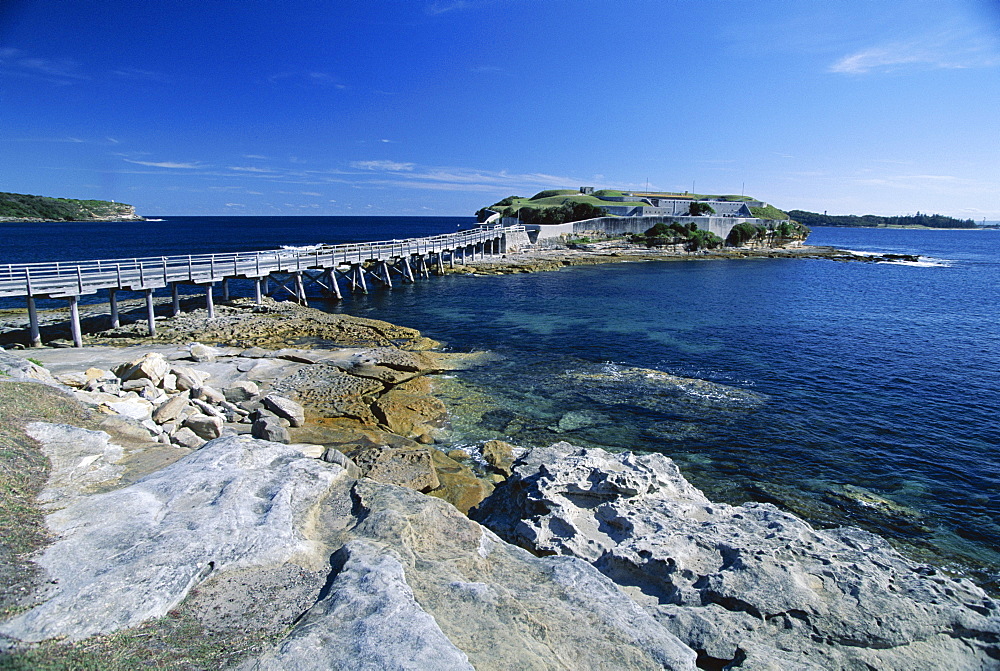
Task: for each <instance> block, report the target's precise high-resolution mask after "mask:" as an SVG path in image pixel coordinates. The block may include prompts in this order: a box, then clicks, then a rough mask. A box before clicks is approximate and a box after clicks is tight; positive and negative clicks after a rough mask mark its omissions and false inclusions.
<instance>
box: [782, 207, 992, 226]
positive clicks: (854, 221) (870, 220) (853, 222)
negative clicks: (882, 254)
mask: <svg viewBox="0 0 1000 671" xmlns="http://www.w3.org/2000/svg"><path fill="white" fill-rule="evenodd" d="M788 215H789V216H790V217H791V218H792V219H794V220H795V221H798V222H800V223H803V224H805V225H806V226H867V227H874V226H927V227H929V228H975V227H976V222H974V221H973V220H972V219H955V218H953V217H946V216H944V215H942V214H921V213H920V212H917V213H916V214H912V215H905V216H900V217H879V216H876V215H874V214H865V215H861V216H857V215H853V214H848V215H831V214H818V213H816V212H806V211H805V210H791V211H790V212H789V213H788Z"/></svg>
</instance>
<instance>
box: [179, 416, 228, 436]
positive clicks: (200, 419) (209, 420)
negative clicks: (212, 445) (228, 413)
mask: <svg viewBox="0 0 1000 671" xmlns="http://www.w3.org/2000/svg"><path fill="white" fill-rule="evenodd" d="M222 424H223V422H222V419H221V418H219V417H211V416H209V415H202V414H200V413H199V414H196V415H190V416H188V417H187V418H186V419H185V420H184V426H185V428H188V429H191V430H192V431H194V433H195V435H196V436H198V437H199V438H203V439H204V440H214V439H215V438H218V437H219V436H220V435H222Z"/></svg>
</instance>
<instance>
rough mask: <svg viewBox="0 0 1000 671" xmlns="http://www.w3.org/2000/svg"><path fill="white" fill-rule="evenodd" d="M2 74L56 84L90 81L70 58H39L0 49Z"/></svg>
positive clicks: (18, 50) (16, 50)
mask: <svg viewBox="0 0 1000 671" xmlns="http://www.w3.org/2000/svg"><path fill="white" fill-rule="evenodd" d="M0 72H3V73H5V74H10V75H18V76H23V77H38V78H42V79H47V80H48V81H50V82H52V83H55V84H65V83H69V82H70V81H82V80H86V79H90V77H89V76H87V75H86V74H84V73H83V72H81V69H80V65H79V63H77V62H76V61H73V60H71V59H68V58H38V57H36V56H32V55H29V54H27V53H25V52H24V51H22V50H20V49H11V48H6V49H0Z"/></svg>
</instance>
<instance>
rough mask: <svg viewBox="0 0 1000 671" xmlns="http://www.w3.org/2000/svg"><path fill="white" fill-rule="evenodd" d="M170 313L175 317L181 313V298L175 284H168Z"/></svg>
mask: <svg viewBox="0 0 1000 671" xmlns="http://www.w3.org/2000/svg"><path fill="white" fill-rule="evenodd" d="M170 311H171V312H172V313H173V315H174V316H175V317H176V316H177V315H179V314H180V313H181V296H180V293H178V291H177V282H171V284H170Z"/></svg>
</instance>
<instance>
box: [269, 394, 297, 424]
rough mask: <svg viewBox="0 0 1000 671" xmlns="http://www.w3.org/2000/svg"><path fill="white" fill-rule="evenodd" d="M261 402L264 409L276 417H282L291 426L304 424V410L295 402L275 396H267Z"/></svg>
mask: <svg viewBox="0 0 1000 671" xmlns="http://www.w3.org/2000/svg"><path fill="white" fill-rule="evenodd" d="M261 401H262V402H263V403H264V407H265V408H267V409H268V410H270V411H271V412H273V413H274V414H276V415H277V416H278V417H284V418H285V419H287V420H288V421H289V422H290V423H291V425H292V426H302V425H303V424H304V423H305V410H304V409H303V408H302V406H301V405H299V404H298V403H296V402H295V401H293V400H291V399H288V398H285V397H283V396H278V395H277V394H268V395H267V396H265V397H264V398H262V399H261Z"/></svg>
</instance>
